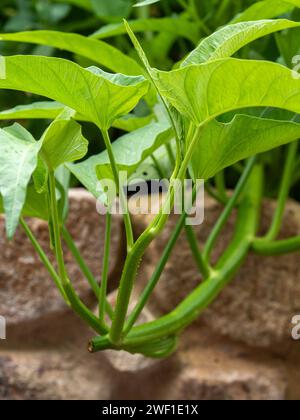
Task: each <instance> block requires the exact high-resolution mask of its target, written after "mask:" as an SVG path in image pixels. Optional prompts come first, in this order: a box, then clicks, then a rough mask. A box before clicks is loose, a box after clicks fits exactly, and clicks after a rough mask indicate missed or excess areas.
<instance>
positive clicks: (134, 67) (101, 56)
mask: <svg viewBox="0 0 300 420" xmlns="http://www.w3.org/2000/svg"><path fill="white" fill-rule="evenodd" d="M0 40H4V41H16V42H28V43H32V44H39V45H49V46H51V47H55V48H59V49H61V50H66V51H70V52H72V53H74V54H78V55H81V56H83V57H86V58H88V59H89V60H91V61H93V62H95V63H97V64H99V65H101V66H104V67H106V68H107V69H109V70H112V71H114V72H120V73H124V74H129V75H139V74H141V72H142V69H141V67H140V66H139V65H138V63H137V62H136V61H135V60H134V59H132V58H130V57H128V56H127V55H125V54H123V53H122V52H121V51H119V50H118V49H117V48H115V47H113V46H111V45H109V44H107V43H105V42H103V41H98V40H96V39H92V38H87V37H84V36H82V35H78V34H68V33H64V32H58V31H28V32H18V33H14V34H0Z"/></svg>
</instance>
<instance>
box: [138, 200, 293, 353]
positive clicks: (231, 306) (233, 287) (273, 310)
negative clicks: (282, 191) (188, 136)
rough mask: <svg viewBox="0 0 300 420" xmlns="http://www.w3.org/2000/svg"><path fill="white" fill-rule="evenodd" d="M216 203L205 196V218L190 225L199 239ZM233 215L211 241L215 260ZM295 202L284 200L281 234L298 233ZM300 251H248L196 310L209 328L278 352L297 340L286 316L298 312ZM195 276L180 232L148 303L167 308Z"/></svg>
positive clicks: (159, 245) (159, 248)
mask: <svg viewBox="0 0 300 420" xmlns="http://www.w3.org/2000/svg"><path fill="white" fill-rule="evenodd" d="M273 208H274V204H273V203H270V202H266V203H265V204H264V210H263V220H262V228H261V232H262V233H263V232H264V231H266V229H267V228H268V226H269V222H270V219H271V217H272V209H273ZM220 211H221V207H220V205H219V204H217V203H216V202H215V201H213V200H211V199H210V198H208V197H207V198H206V204H205V222H204V224H203V225H201V226H199V227H197V228H196V232H197V236H198V240H199V243H200V244H203V243H204V241H205V239H206V238H207V236H208V234H209V232H210V231H211V229H212V227H213V225H214V223H215V222H216V220H217V218H218V216H219V214H220ZM234 219H235V215H233V216H232V217H231V218H230V221H229V223H228V224H227V226H226V228H225V229H224V231H223V233H222V235H221V237H220V239H219V240H218V242H217V245H216V249H215V251H214V253H213V257H212V260H213V261H216V260H217V258H218V257H219V256H220V255H221V253H222V251H223V250H224V249H225V247H226V245H227V244H228V242H229V241H230V238H231V237H232V230H233V227H234ZM135 220H136V231H137V233H140V232H141V230H142V229H143V228H144V227H145V223H146V222H147V223H148V222H149V216H147V217H142V216H136V217H135ZM175 223H176V217H175V216H172V217H171V221H170V222H169V224H168V227H167V228H166V229H165V231H164V232H163V233H162V235H161V236H160V237H159V239H157V240H156V241H154V243H153V244H152V246H151V249H150V250H149V253H148V255H147V257H146V259H145V261H144V266H143V267H144V268H143V270H142V271H141V275H140V286H139V287H142V286H143V285H144V284H145V281H146V279H147V278H149V276H150V274H151V272H152V271H153V269H154V266H155V264H156V262H157V261H158V259H159V256H160V255H161V253H162V252H163V249H164V247H165V244H166V242H167V240H168V238H169V236H170V232H171V229H172V228H173V227H174V225H175ZM299 231H300V207H299V205H297V204H295V203H294V202H290V203H289V204H288V206H287V210H286V214H285V219H284V223H283V229H282V234H281V237H289V236H292V235H296V234H299ZM299 258H300V253H294V254H290V255H286V256H279V257H278V256H276V257H261V256H255V255H249V257H248V258H247V261H246V263H245V264H244V266H243V267H242V269H241V270H240V272H239V274H238V275H237V276H236V277H235V279H234V281H233V282H232V283H231V284H230V285H229V286H227V287H226V288H225V290H224V291H223V292H222V293H221V295H220V296H219V298H218V299H217V300H216V301H215V303H214V304H213V305H211V306H210V308H209V309H208V310H207V311H205V312H204V313H203V314H202V319H203V320H204V321H205V322H206V324H207V325H208V326H209V327H210V328H212V329H213V330H214V331H215V332H217V333H220V334H223V335H225V336H227V337H230V338H231V339H234V340H238V341H242V342H244V343H246V344H248V345H250V346H254V347H262V348H269V349H270V350H272V351H275V352H280V353H282V354H284V353H285V352H286V351H287V350H291V349H292V348H293V347H295V346H297V344H298V343H296V342H295V341H293V340H292V339H291V328H292V324H291V320H292V318H293V316H294V315H296V314H300V271H299ZM200 281H201V276H200V275H199V273H198V271H197V269H196V267H195V263H194V262H193V259H192V257H191V252H190V249H189V247H188V245H187V242H186V238H185V235H184V233H183V234H182V235H181V238H180V240H179V241H178V243H177V245H176V247H175V249H174V252H173V255H172V257H171V259H170V260H169V262H168V263H167V266H166V269H165V271H164V273H163V275H162V277H161V280H160V282H159V284H158V286H157V288H156V290H155V293H154V295H153V298H152V299H151V302H150V307H151V308H152V309H153V310H154V311H155V312H157V313H159V314H160V313H164V312H166V311H170V310H172V309H173V308H174V307H175V306H176V305H177V304H178V303H179V302H180V301H181V300H182V299H183V298H184V297H185V296H186V295H187V294H188V293H189V292H190V291H192V290H193V289H194V288H195V287H196V286H197V285H198V284H199V282H200Z"/></svg>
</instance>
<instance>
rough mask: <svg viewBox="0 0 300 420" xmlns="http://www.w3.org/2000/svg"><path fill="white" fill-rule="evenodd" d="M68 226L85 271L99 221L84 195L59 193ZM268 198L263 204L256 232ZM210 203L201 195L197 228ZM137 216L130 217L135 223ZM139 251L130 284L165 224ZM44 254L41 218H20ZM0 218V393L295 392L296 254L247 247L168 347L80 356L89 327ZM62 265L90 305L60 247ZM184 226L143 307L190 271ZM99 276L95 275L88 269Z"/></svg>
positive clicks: (165, 301)
mask: <svg viewBox="0 0 300 420" xmlns="http://www.w3.org/2000/svg"><path fill="white" fill-rule="evenodd" d="M70 199H71V212H70V219H69V221H68V226H69V229H70V231H71V233H72V234H73V235H74V237H75V239H76V242H77V244H78V246H79V248H80V250H81V251H82V253H83V255H84V256H85V257H86V259H87V262H88V264H89V266H90V267H91V270H92V271H93V272H94V273H95V274H96V273H99V267H101V259H102V255H101V252H102V251H101V250H102V249H103V246H102V245H103V237H104V224H103V220H101V219H100V218H99V216H98V215H97V213H96V211H95V202H94V200H93V198H92V197H91V196H90V195H89V194H87V193H86V192H84V191H81V190H76V192H74V191H73V192H72V193H71V197H70ZM271 212H272V204H270V203H266V204H265V210H264V221H263V226H262V230H265V229H266V227H267V225H268V220H269V218H270V214H271ZM219 213H220V207H219V206H218V205H217V204H216V203H214V202H213V201H211V200H210V199H207V200H206V217H205V224H204V225H203V226H200V227H199V229H198V231H197V234H198V237H199V240H200V241H203V240H204V239H205V237H206V236H207V235H208V233H209V230H210V228H211V227H212V225H213V223H214V221H215V220H216V217H217V216H218V214H219ZM299 214H300V211H299V207H298V206H297V205H295V204H294V203H290V204H289V206H288V210H287V213H286V219H285V223H284V229H283V233H282V235H283V236H285V235H289V234H292V233H298V232H299V227H300V223H299V219H298V217H299V216H298V215H299ZM147 219H148V217H146V216H136V217H135V218H134V224H135V231H136V233H137V234H138V232H139V231H140V230H141V229H143V227H144V226H145V224H146V223H147V222H148V220H147ZM175 221H176V220H175V217H172V219H171V221H170V223H169V226H168V228H167V229H166V231H165V232H164V233H163V235H162V236H161V238H160V239H159V240H157V241H156V242H155V243H154V244H153V245H152V246H151V249H150V250H149V252H148V254H147V256H146V258H145V259H144V262H143V264H142V266H141V271H140V278H139V283H138V287H137V291H138V290H139V289H141V288H142V287H143V285H144V284H145V282H146V280H147V278H149V275H150V274H151V272H152V271H153V269H154V266H155V263H156V262H157V260H158V258H159V255H160V254H161V251H162V250H163V247H164V246H165V243H166V241H167V238H168V235H169V233H170V229H171V227H172V225H174V223H175ZM233 223H234V216H233V218H232V219H231V221H230V223H229V225H228V227H227V228H226V230H225V231H224V232H223V234H222V237H221V239H220V241H219V242H218V247H217V250H216V252H215V254H214V259H216V258H217V256H218V255H219V254H220V252H221V251H222V249H224V247H225V246H226V243H227V242H228V240H229V239H230V236H231V231H232V225H233ZM30 226H31V228H32V229H33V231H34V232H35V233H36V234H37V235H38V237H39V238H42V244H43V246H44V247H45V248H46V249H47V252H48V254H49V256H50V255H51V251H50V250H49V247H48V243H49V239H48V236H47V229H46V225H45V224H44V223H43V222H39V221H36V220H32V221H30ZM4 238H5V237H4V224H3V219H0V314H1V315H4V316H5V317H6V318H7V322H8V331H7V340H6V341H0V399H2V400H3V399H14V400H16V399H19V400H22V399H34V400H38V399H96V400H97V399H98V400H106V399H171V398H174V399H201V400H206V399H207V400H257V399H258V400H284V399H299V398H300V369H299V364H300V363H299V362H300V357H299V354H300V352H299V350H300V342H294V341H292V340H291V338H290V337H291V318H292V316H294V315H295V314H300V281H299V280H300V279H299V271H298V264H299V254H293V255H289V256H284V257H276V258H262V257H256V256H249V258H248V261H247V262H246V264H245V266H244V268H243V269H242V271H241V273H240V274H239V275H238V276H237V278H236V279H235V280H234V282H233V283H232V284H231V285H229V286H228V287H227V288H226V290H225V291H223V293H222V294H221V296H220V298H219V299H218V300H217V301H216V302H215V303H214V304H213V305H212V306H211V307H210V308H209V309H208V310H207V311H206V312H205V313H204V314H203V316H202V317H201V318H200V320H199V321H197V322H196V323H195V324H194V325H193V326H191V327H190V328H189V329H188V330H187V331H186V332H185V333H184V334H183V336H182V337H181V341H180V347H179V349H178V351H177V352H176V354H174V355H173V356H172V357H170V358H169V359H167V360H162V361H153V360H148V359H145V358H144V357H141V356H131V355H128V354H126V353H123V352H121V353H116V352H110V351H108V352H104V353H101V354H96V355H90V354H88V353H87V350H86V345H87V342H88V340H89V339H90V338H91V336H92V335H93V333H92V332H91V331H90V330H89V329H88V328H87V327H85V325H84V324H83V323H82V322H81V320H80V319H78V318H77V316H76V315H74V314H73V313H72V312H71V311H70V310H68V308H67V307H66V306H65V305H64V303H63V302H62V299H61V298H60V296H59V295H58V293H57V292H56V289H55V287H54V285H53V284H52V282H51V280H50V279H49V276H48V274H47V272H46V271H45V270H44V268H43V267H42V265H41V264H40V263H39V261H38V258H37V257H36V256H35V254H34V252H33V251H32V249H31V245H30V243H29V242H28V240H27V239H26V238H25V236H24V234H23V233H22V232H21V231H20V230H19V231H18V233H17V235H16V238H15V239H14V241H13V242H12V243H10V244H8V243H7V242H6V240H5V239H4ZM123 249H124V237H123V231H122V228H121V225H120V220H119V219H116V220H115V223H114V233H113V242H112V256H113V257H112V260H111V275H110V290H111V291H112V295H111V297H110V299H111V300H112V301H113V300H114V298H115V292H113V290H114V288H115V285H116V281H117V279H118V272H119V270H120V267H121V266H122V264H121V262H122V258H123V252H122V251H123ZM66 259H67V262H68V270H69V273H70V277H71V279H72V281H73V282H74V284H75V286H76V289H77V291H78V292H79V294H80V296H81V298H82V299H83V300H84V301H85V302H86V303H87V304H89V305H90V306H91V307H96V302H95V299H94V297H93V295H92V293H91V292H90V288H89V286H88V285H87V283H86V280H84V278H83V276H82V275H81V273H80V270H78V268H77V266H76V264H75V263H74V261H73V259H72V257H71V255H70V254H69V253H68V252H67V251H66ZM194 267H195V265H194V262H193V259H192V257H191V255H190V251H189V249H188V247H187V245H186V242H185V238H184V235H183V236H182V237H181V238H180V241H179V243H178V244H177V246H176V249H175V250H174V253H173V256H172V259H171V260H170V262H169V263H168V265H167V267H166V270H165V273H164V275H163V277H162V280H161V282H160V284H159V286H158V287H157V289H156V291H155V297H154V299H152V300H151V302H150V305H149V307H148V308H147V311H146V312H145V314H144V317H146V319H148V318H149V317H150V318H151V317H153V316H157V315H159V314H162V313H164V312H165V311H168V310H170V309H172V308H173V307H174V306H175V305H176V304H177V302H178V301H179V300H180V299H181V298H182V297H183V296H184V295H185V294H186V293H187V292H188V291H189V290H190V289H192V288H193V287H194V286H195V285H197V284H198V283H199V281H201V278H200V277H199V274H198V273H197V270H196V269H195V268H194ZM98 279H100V277H98Z"/></svg>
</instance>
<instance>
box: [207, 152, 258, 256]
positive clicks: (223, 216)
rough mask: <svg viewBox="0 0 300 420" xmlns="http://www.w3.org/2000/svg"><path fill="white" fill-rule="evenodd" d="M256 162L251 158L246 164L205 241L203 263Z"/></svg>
mask: <svg viewBox="0 0 300 420" xmlns="http://www.w3.org/2000/svg"><path fill="white" fill-rule="evenodd" d="M255 162H256V157H252V158H250V159H249V160H248V163H247V165H246V167H245V170H244V172H243V174H242V176H241V178H240V180H239V182H238V184H237V186H236V188H235V191H234V194H233V195H232V197H231V198H230V200H229V201H228V203H227V204H226V206H225V209H224V211H223V213H222V214H221V216H220V218H219V220H218V221H217V223H216V224H215V226H214V228H213V230H212V232H211V234H210V236H209V238H208V240H207V241H206V245H205V248H204V260H205V261H209V258H210V254H211V252H212V250H213V247H214V245H215V243H216V241H217V238H218V236H219V234H220V233H221V231H222V229H223V227H224V226H225V224H226V222H227V220H228V218H229V216H230V214H231V212H232V210H233V209H234V207H235V205H236V204H237V202H238V199H239V198H240V196H241V194H242V192H243V191H244V189H245V187H246V185H247V181H248V179H249V176H250V174H251V172H252V170H253V167H254V165H255Z"/></svg>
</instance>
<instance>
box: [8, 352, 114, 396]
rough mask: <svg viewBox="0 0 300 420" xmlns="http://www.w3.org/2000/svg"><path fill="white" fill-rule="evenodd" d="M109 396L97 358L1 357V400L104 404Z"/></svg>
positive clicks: (58, 355)
mask: <svg viewBox="0 0 300 420" xmlns="http://www.w3.org/2000/svg"><path fill="white" fill-rule="evenodd" d="M110 393H111V391H110V380H109V376H108V374H107V372H106V371H105V369H103V367H102V366H101V365H100V363H99V359H97V358H94V359H93V358H91V357H88V356H86V355H85V356H84V355H81V356H79V354H76V353H75V352H74V351H73V352H67V351H62V352H61V353H59V352H57V351H56V352H53V351H51V350H49V351H44V352H35V351H31V352H22V353H20V352H13V351H10V352H9V353H3V354H1V355H0V400H65V399H68V400H70V399H71V400H77V399H79V400H90V399H94V400H105V399H107V398H109V397H110Z"/></svg>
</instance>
